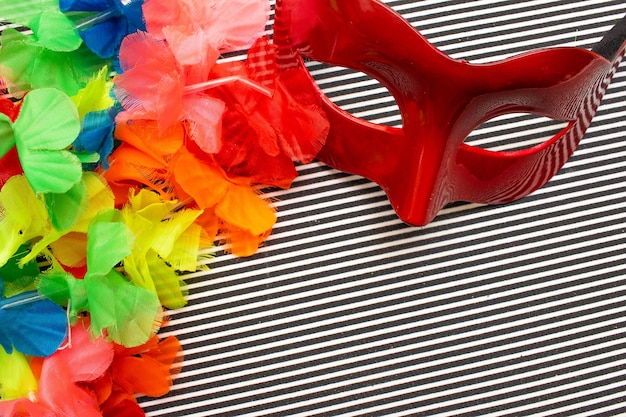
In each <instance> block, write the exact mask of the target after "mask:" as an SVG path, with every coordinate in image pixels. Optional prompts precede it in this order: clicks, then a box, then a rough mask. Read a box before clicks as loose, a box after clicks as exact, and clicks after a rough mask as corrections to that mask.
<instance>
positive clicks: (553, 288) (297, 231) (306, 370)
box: [142, 0, 626, 416]
mask: <svg viewBox="0 0 626 417" xmlns="http://www.w3.org/2000/svg"><path fill="white" fill-rule="evenodd" d="M387 3H388V4H389V5H390V6H392V7H393V8H394V9H395V10H397V11H398V12H400V13H401V14H403V15H404V16H405V18H406V19H408V20H409V21H410V22H411V23H412V24H413V25H414V26H415V27H417V28H418V29H419V30H420V31H421V32H422V33H423V34H424V35H425V36H426V37H427V38H428V39H429V40H430V41H431V42H433V43H434V44H435V45H437V46H438V47H440V48H441V49H442V50H444V51H445V52H447V53H448V54H450V55H451V56H453V57H455V58H464V59H467V60H470V61H473V62H486V61H489V60H494V59H501V58H504V57H507V56H510V55H512V54H516V53H521V52H524V51H527V50H530V49H533V48H539V47H549V46H556V45H568V46H579V47H584V48H590V47H591V45H593V43H595V42H596V41H598V40H599V39H600V37H601V35H602V34H603V33H604V32H605V31H607V30H608V29H609V28H610V27H612V25H613V24H614V23H615V21H616V20H618V19H619V18H621V17H622V16H623V15H624V14H626V2H624V1H623V0H620V1H597V0H596V1H594V0H588V1H574V2H572V1H549V0H535V1H523V2H519V1H492V0H489V1H388V2H387ZM310 69H311V71H312V73H313V74H314V76H315V77H316V79H317V80H318V82H319V85H320V86H321V87H322V89H323V90H324V91H325V92H326V94H328V95H329V96H330V97H332V98H333V100H335V102H337V103H338V104H340V105H341V106H342V107H343V108H345V109H347V110H349V111H350V112H352V113H354V114H356V115H358V116H360V117H363V118H366V119H368V120H372V121H375V122H377V123H386V124H390V125H399V124H400V122H401V121H400V117H399V115H398V113H397V108H396V107H395V105H394V102H393V100H392V98H391V97H390V96H389V94H388V93H387V92H386V90H385V89H384V88H382V87H381V86H380V85H379V84H377V83H376V82H375V81H372V80H370V79H369V78H367V77H365V76H363V75H362V74H358V73H354V72H352V71H348V70H344V69H339V68H328V67H325V66H322V65H320V64H316V63H311V64H310ZM558 128H559V125H558V124H556V125H555V123H553V122H550V121H548V120H547V119H542V118H538V117H529V116H521V115H516V116H507V117H502V118H500V119H498V120H496V121H492V122H490V123H488V124H486V125H484V126H483V127H481V129H479V130H477V131H476V132H475V133H474V134H473V136H472V138H471V141H472V143H473V144H475V145H477V146H483V147H487V148H490V149H512V148H513V147H514V146H515V145H520V144H521V145H522V146H529V145H531V144H533V143H537V142H538V141H541V140H543V139H545V138H546V137H547V136H549V135H551V132H552V133H553V132H554V131H556V129H558ZM625 165H626V68H624V65H622V68H621V69H620V70H619V71H618V73H617V75H616V76H615V78H614V80H613V83H612V84H611V87H610V89H609V90H608V92H607V94H606V96H605V99H604V101H603V104H602V106H601V108H600V110H599V112H598V114H597V115H596V117H595V119H594V122H593V124H592V125H591V127H590V128H589V130H588V133H587V135H586V137H585V139H583V142H582V144H581V146H580V148H579V149H578V150H577V151H576V153H575V155H574V157H573V158H572V159H571V160H570V162H569V163H568V164H567V165H566V166H565V167H564V169H563V170H562V171H561V172H560V173H559V174H558V175H557V176H556V177H555V178H554V179H553V180H552V181H551V182H550V183H548V184H547V185H546V186H545V187H543V188H542V189H540V190H539V191H537V192H535V193H534V194H532V195H531V196H529V197H527V198H525V199H523V200H521V201H518V202H516V203H512V204H508V205H504V206H497V207H479V206H476V205H471V204H456V205H454V206H451V207H448V208H446V209H445V210H444V211H443V212H442V213H441V215H440V216H439V217H438V218H437V219H436V221H435V222H433V223H432V224H430V225H428V226H427V227H424V228H414V227H409V226H406V225H404V224H403V223H402V222H400V221H398V219H397V218H396V216H395V214H394V212H393V211H392V210H391V208H390V206H389V204H388V203H387V200H386V198H385V195H384V194H383V192H382V191H381V190H380V188H378V186H376V185H375V184H373V183H371V182H369V181H367V180H364V179H362V178H359V177H356V176H353V175H348V174H343V173H340V172H337V171H334V170H332V169H329V168H328V167H326V166H324V165H323V164H320V163H312V164H309V165H305V166H302V167H300V169H299V172H300V176H299V178H298V180H297V181H296V183H295V184H294V187H293V188H292V189H291V190H289V191H276V192H271V193H270V196H271V197H272V198H275V199H276V207H277V208H278V210H279V212H278V213H279V222H278V224H277V227H276V228H275V230H274V233H273V235H272V236H271V237H270V239H269V240H268V242H267V244H266V245H265V246H264V247H263V248H262V249H261V250H260V251H259V253H258V255H256V256H254V257H252V258H249V259H235V258H233V257H231V256H229V255H226V254H223V253H219V254H218V256H217V257H216V258H215V259H214V260H213V261H212V262H211V264H210V266H211V268H212V270H211V272H210V273H208V274H198V275H196V276H191V277H189V278H188V281H189V283H190V289H191V296H190V304H189V306H188V307H186V308H184V309H182V310H180V311H176V312H173V313H172V315H171V323H170V325H169V327H168V328H166V329H165V330H166V334H168V333H171V334H175V335H177V336H178V337H180V338H181V340H182V342H183V344H184V347H185V361H184V368H183V370H182V372H181V374H180V376H179V378H178V379H177V380H176V382H175V386H174V389H173V391H172V393H171V394H170V395H169V396H168V397H166V398H163V399H158V400H153V399H147V398H145V399H142V403H143V406H144V407H145V409H146V410H147V412H148V414H149V415H150V416H183V415H184V416H244V415H245V416H262V415H276V416H282V415H293V416H317V415H323V416H340V415H341V416H358V415H368V416H379V415H429V416H435V415H446V416H464V415H468V416H477V415H480V416H487V415H497V416H503V415H524V416H526V415H543V416H547V415H618V414H624V415H626V328H625V326H624V323H625V322H626V302H625V301H626V262H625V261H626V230H625V229H626V169H625Z"/></svg>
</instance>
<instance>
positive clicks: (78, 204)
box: [44, 181, 87, 230]
mask: <svg viewBox="0 0 626 417" xmlns="http://www.w3.org/2000/svg"><path fill="white" fill-rule="evenodd" d="M44 199H45V201H46V207H47V208H48V215H49V216H50V222H51V223H52V226H53V227H54V228H55V229H57V230H67V229H70V228H71V227H72V226H73V225H74V223H76V221H77V220H78V219H79V218H80V216H82V215H83V213H84V212H85V210H86V209H87V188H86V187H85V184H84V183H83V182H82V181H79V182H77V183H76V184H74V186H73V187H72V188H70V190H69V191H67V192H65V193H47V194H44Z"/></svg>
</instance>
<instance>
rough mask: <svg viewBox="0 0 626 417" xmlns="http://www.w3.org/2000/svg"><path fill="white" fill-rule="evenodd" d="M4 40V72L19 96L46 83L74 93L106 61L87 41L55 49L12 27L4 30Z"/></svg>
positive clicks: (0, 39)
mask: <svg viewBox="0 0 626 417" xmlns="http://www.w3.org/2000/svg"><path fill="white" fill-rule="evenodd" d="M0 43H1V44H2V48H0V74H2V77H3V78H4V80H5V82H6V84H7V87H8V89H9V93H11V94H12V95H13V96H15V97H22V96H23V95H24V94H25V93H27V92H28V91H30V90H34V89H37V88H45V87H54V88H57V89H59V90H61V91H63V92H64V93H65V94H67V95H69V96H73V95H74V94H76V93H77V92H78V91H79V90H80V89H81V88H83V87H84V86H85V85H86V84H87V83H88V82H89V80H90V79H91V78H92V77H93V74H95V73H97V72H98V70H99V69H100V68H102V65H103V62H102V59H101V58H100V57H98V56H97V55H95V54H94V53H92V52H91V51H90V50H89V49H88V48H87V47H86V46H85V45H80V46H79V47H78V48H77V49H74V50H71V51H63V50H61V51H59V50H54V49H50V48H48V47H47V46H46V44H45V43H42V42H41V41H39V40H37V39H36V38H35V37H34V36H29V35H25V34H23V33H21V32H18V31H17V30H15V29H11V28H7V29H4V30H3V31H2V36H0Z"/></svg>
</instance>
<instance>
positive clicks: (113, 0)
mask: <svg viewBox="0 0 626 417" xmlns="http://www.w3.org/2000/svg"><path fill="white" fill-rule="evenodd" d="M142 5H143V0H59V7H60V9H61V11H63V12H68V14H70V13H69V12H93V13H90V14H88V15H87V16H86V17H83V18H82V19H81V20H78V21H77V22H76V23H77V28H76V29H77V30H78V33H79V34H80V37H81V38H82V40H83V41H84V42H85V45H87V47H88V48H89V49H91V50H92V51H93V52H95V53H96V54H97V55H98V56H99V57H101V58H111V57H115V56H116V55H117V53H118V51H119V48H120V44H121V43H122V39H124V37H125V36H127V35H129V34H131V33H134V32H136V31H137V30H145V29H146V28H145V24H144V21H143V14H142V10H141V7H142Z"/></svg>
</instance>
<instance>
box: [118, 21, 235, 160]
mask: <svg viewBox="0 0 626 417" xmlns="http://www.w3.org/2000/svg"><path fill="white" fill-rule="evenodd" d="M120 65H121V66H122V68H123V69H124V72H123V73H122V74H120V75H118V76H117V77H116V78H115V92H116V94H117V96H118V98H119V99H120V102H121V104H122V106H123V107H124V111H123V112H121V113H120V114H119V116H118V121H125V120H129V119H134V120H137V119H150V120H157V121H158V126H159V128H160V129H161V131H162V132H165V131H166V130H167V129H169V128H171V127H172V126H174V125H175V124H176V123H178V122H184V123H185V124H186V125H187V130H188V132H189V136H190V138H191V139H192V140H193V141H195V142H196V143H197V144H198V146H199V147H200V148H201V149H202V150H204V151H205V152H207V153H213V152H217V151H218V150H219V149H220V147H221V145H222V135H221V117H222V114H223V112H224V103H223V102H222V101H221V100H218V99H216V98H214V97H211V96H207V95H205V94H203V93H202V92H197V91H195V90H193V89H189V88H190V87H193V83H192V82H190V81H189V80H188V79H187V76H186V72H185V69H184V68H183V67H181V66H180V65H179V64H178V63H177V61H176V59H175V57H174V55H173V53H172V51H171V50H170V48H169V46H168V44H167V43H166V42H164V41H162V40H159V39H157V38H156V37H154V36H153V35H151V34H148V33H145V32H138V33H136V34H134V35H130V36H128V37H126V38H125V39H124V42H122V47H121V50H120ZM202 81H207V80H206V79H204V80H202Z"/></svg>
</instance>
